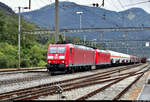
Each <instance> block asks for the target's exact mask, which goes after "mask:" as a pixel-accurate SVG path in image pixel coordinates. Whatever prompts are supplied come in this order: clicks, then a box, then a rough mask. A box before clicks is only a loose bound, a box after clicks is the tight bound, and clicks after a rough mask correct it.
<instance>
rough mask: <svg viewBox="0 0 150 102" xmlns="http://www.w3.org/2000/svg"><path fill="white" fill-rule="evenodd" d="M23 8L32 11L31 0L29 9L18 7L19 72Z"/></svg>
mask: <svg viewBox="0 0 150 102" xmlns="http://www.w3.org/2000/svg"><path fill="white" fill-rule="evenodd" d="M21 8H23V9H30V8H31V0H29V7H20V6H19V7H18V70H19V69H20V62H21V61H20V35H21Z"/></svg>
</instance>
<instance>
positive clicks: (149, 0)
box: [124, 0, 150, 7]
mask: <svg viewBox="0 0 150 102" xmlns="http://www.w3.org/2000/svg"><path fill="white" fill-rule="evenodd" d="M147 2H150V0H148V1H143V2H138V3H134V4H128V5H124V6H125V7H128V6H134V5H138V4H143V3H147Z"/></svg>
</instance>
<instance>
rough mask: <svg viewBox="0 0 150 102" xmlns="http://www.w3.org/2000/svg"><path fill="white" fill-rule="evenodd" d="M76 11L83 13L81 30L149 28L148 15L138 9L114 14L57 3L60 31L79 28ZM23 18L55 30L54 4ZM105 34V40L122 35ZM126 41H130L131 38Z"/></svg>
mask: <svg viewBox="0 0 150 102" xmlns="http://www.w3.org/2000/svg"><path fill="white" fill-rule="evenodd" d="M77 11H82V12H83V14H82V28H105V27H122V26H124V27H132V26H134V27H139V26H150V21H149V19H150V15H149V14H148V13H146V12H145V11H144V10H143V9H140V8H132V9H129V10H126V11H123V12H114V11H109V10H105V9H102V8H96V7H88V6H82V5H77V4H75V3H73V2H60V3H59V28H60V29H63V28H79V27H80V25H79V24H80V23H79V21H80V17H79V15H77V14H76V12H77ZM123 15H124V22H123V20H122V17H123ZM23 17H24V18H25V19H27V20H28V21H31V22H33V23H35V24H38V25H40V26H42V27H47V28H49V29H55V5H54V4H51V5H48V6H45V7H43V8H41V9H39V10H35V11H31V12H26V13H23ZM143 18H144V19H143ZM123 24H124V25H123ZM105 33H107V34H110V35H109V36H104V38H105V39H123V38H122V35H118V34H122V33H119V32H113V33H112V32H105ZM147 33H148V32H147V31H144V33H143V34H147ZM86 34H87V39H89V40H92V39H94V38H97V37H99V34H98V33H92V35H91V33H90V34H88V33H86ZM129 34H130V33H129ZM132 34H133V33H132ZM140 34H141V32H140V33H139V34H138V33H136V35H137V39H141V37H140ZM77 35H80V34H77ZM80 36H81V35H80ZM142 36H143V35H142ZM82 37H83V36H82ZM145 38H147V37H144V36H143V38H142V39H145ZM127 39H132V37H131V38H127ZM98 40H99V39H98Z"/></svg>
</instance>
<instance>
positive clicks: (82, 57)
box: [46, 44, 138, 73]
mask: <svg viewBox="0 0 150 102" xmlns="http://www.w3.org/2000/svg"><path fill="white" fill-rule="evenodd" d="M134 63H138V57H136V56H131V55H128V54H124V53H119V52H115V51H111V50H99V49H94V48H91V47H86V46H82V45H75V44H50V45H49V47H48V51H47V64H46V67H47V69H48V71H50V72H55V71H65V72H66V73H72V72H74V71H81V70H91V69H96V68H98V67H99V66H102V65H105V66H116V65H123V64H134Z"/></svg>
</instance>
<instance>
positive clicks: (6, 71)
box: [0, 67, 46, 75]
mask: <svg viewBox="0 0 150 102" xmlns="http://www.w3.org/2000/svg"><path fill="white" fill-rule="evenodd" d="M40 69H44V67H31V68H21V69H16V68H13V69H12V68H9V69H0V75H7V74H17V73H21V72H22V73H26V72H28V71H34V70H40ZM45 69H46V68H45Z"/></svg>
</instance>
